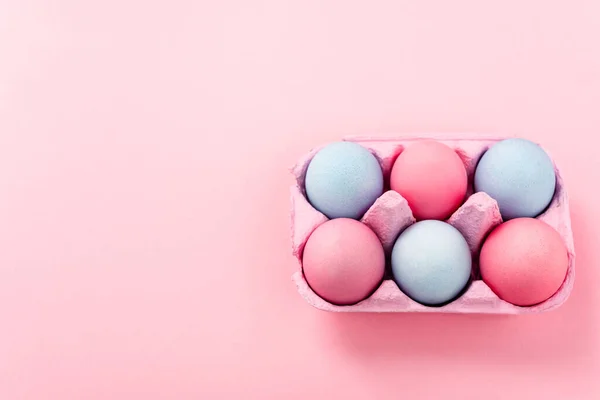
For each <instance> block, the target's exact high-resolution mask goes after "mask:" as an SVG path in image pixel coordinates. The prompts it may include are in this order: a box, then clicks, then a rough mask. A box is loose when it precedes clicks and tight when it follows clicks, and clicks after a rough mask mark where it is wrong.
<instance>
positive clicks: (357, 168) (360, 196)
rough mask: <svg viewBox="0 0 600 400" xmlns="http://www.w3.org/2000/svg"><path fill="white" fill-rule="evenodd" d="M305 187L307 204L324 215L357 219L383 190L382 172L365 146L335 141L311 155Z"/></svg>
mask: <svg viewBox="0 0 600 400" xmlns="http://www.w3.org/2000/svg"><path fill="white" fill-rule="evenodd" d="M305 186H306V197H307V198H308V201H309V202H310V204H312V205H313V207H315V208H316V209H317V210H319V211H321V212H322V213H323V214H325V215H326V216H327V217H329V218H354V219H359V218H361V217H362V216H363V214H364V213H365V212H366V211H367V210H368V209H369V207H371V206H372V205H373V203H374V202H375V200H377V198H378V197H379V196H381V194H382V193H383V173H382V172H381V167H380V166H379V162H377V159H376V158H375V156H374V155H373V154H371V152H369V150H367V149H366V148H364V147H362V146H360V145H359V144H356V143H352V142H336V143H332V144H330V145H328V146H326V147H324V148H323V149H321V150H320V151H319V152H318V153H317V154H316V155H315V156H314V157H313V159H312V160H311V162H310V164H309V166H308V169H307V171H306V180H305Z"/></svg>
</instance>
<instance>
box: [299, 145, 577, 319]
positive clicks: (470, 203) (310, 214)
mask: <svg viewBox="0 0 600 400" xmlns="http://www.w3.org/2000/svg"><path fill="white" fill-rule="evenodd" d="M420 139H424V137H414V138H397V139H389V138H368V137H364V138H362V137H348V138H345V139H344V140H346V141H352V142H356V143H358V144H360V145H362V146H364V147H365V148H367V149H369V150H370V151H371V152H372V153H373V154H374V155H375V157H376V158H377V160H378V161H379V164H380V165H381V168H382V170H383V174H384V178H385V182H389V176H390V171H391V169H392V165H393V163H394V161H395V160H396V158H397V157H398V155H399V154H400V153H401V152H402V150H403V149H404V147H405V146H406V145H408V144H409V143H410V142H412V141H415V140H420ZM436 140H438V139H436ZM499 140H502V139H443V140H438V141H439V142H441V143H444V144H446V145H448V146H450V147H451V148H453V149H454V150H455V151H456V152H457V153H458V155H459V156H460V157H461V159H462V160H463V162H464V164H465V167H466V169H467V173H468V176H469V190H468V193H467V197H468V198H467V200H466V201H465V202H464V204H463V205H462V206H461V207H460V208H459V209H458V210H457V211H456V212H455V213H454V214H453V215H452V216H451V217H450V218H449V219H448V221H447V222H448V223H450V224H451V225H453V226H454V227H455V228H457V229H458V230H459V231H460V232H461V233H462V234H463V235H464V237H465V239H466V240H467V242H468V244H469V247H470V249H471V252H472V255H473V260H474V263H473V271H472V279H471V282H470V284H469V286H468V287H467V288H466V290H465V291H464V292H463V294H462V295H461V296H460V297H459V298H458V299H456V300H454V301H453V302H451V303H449V304H446V305H444V306H442V307H428V306H424V305H422V304H419V303H417V302H415V301H414V300H412V299H411V298H410V297H408V296H407V295H405V294H404V293H402V292H401V291H400V289H399V288H398V286H397V285H396V283H395V282H394V281H393V280H391V279H390V278H391V275H390V274H389V273H386V277H385V278H384V281H383V282H382V284H381V285H380V286H379V288H377V289H376V290H375V292H374V293H373V294H372V295H371V296H370V297H369V298H367V299H365V300H363V301H361V302H359V303H357V304H355V305H351V306H338V305H334V304H331V303H329V302H327V301H326V300H323V299H322V298H321V297H319V296H318V295H317V294H316V293H315V292H314V291H313V290H312V289H311V288H310V286H309V285H308V283H307V282H306V279H305V278H304V274H303V272H302V251H303V249H304V245H305V244H306V241H307V240H308V237H309V236H310V234H311V233H312V232H313V230H314V229H315V228H317V227H318V226H319V225H321V224H322V223H324V222H326V221H327V220H328V218H327V217H326V216H325V215H323V214H322V213H320V212H319V211H317V210H316V209H315V208H313V207H312V206H311V205H310V203H309V202H308V201H307V199H306V195H305V191H304V177H305V175H306V169H307V168H308V164H309V163H310V161H311V159H312V157H313V156H314V155H315V154H316V153H317V152H318V151H319V150H320V149H321V148H322V146H321V147H318V148H314V149H313V150H311V151H310V152H309V153H308V154H306V155H305V156H304V157H302V158H301V159H300V160H299V161H298V163H297V164H296V165H295V166H294V167H293V168H292V169H291V172H292V174H293V175H294V177H295V180H296V183H295V184H294V185H293V186H292V187H291V201H292V210H291V231H292V232H291V233H292V249H293V255H294V257H295V258H296V260H297V261H298V263H297V265H298V270H297V271H296V272H295V273H294V274H293V276H292V280H293V281H294V282H295V284H296V286H297V288H298V292H299V293H300V295H301V296H302V297H303V298H304V299H305V300H306V301H307V302H308V303H309V304H310V305H312V306H314V307H316V308H318V309H321V310H325V311H335V312H434V313H461V314H466V313H484V314H527V313H539V312H543V311H549V310H552V309H555V308H557V307H559V306H560V305H561V304H563V303H564V302H565V301H566V300H567V298H568V297H569V294H570V293H571V290H572V288H573V282H574V278H575V249H574V244H573V232H572V230H571V218H570V215H569V201H568V196H567V191H566V189H565V186H564V183H563V179H562V177H561V175H560V171H559V169H558V167H557V166H556V164H554V168H555V170H556V191H555V193H554V198H553V199H552V202H551V203H550V206H549V207H548V209H547V210H546V211H545V212H544V213H543V214H542V215H540V216H539V217H538V219H540V220H542V221H544V222H546V223H547V224H549V225H550V226H552V227H553V228H554V229H556V231H558V233H559V234H560V236H561V237H562V238H563V240H564V242H565V244H566V246H567V250H568V253H569V266H568V270H567V275H566V277H565V280H564V282H563V284H562V285H561V287H560V289H559V290H558V291H557V292H556V293H555V294H554V295H553V296H552V297H551V298H549V299H548V300H546V301H544V302H543V303H540V304H537V305H535V306H531V307H520V306H515V305H512V304H510V303H507V302H506V301H504V300H501V299H500V298H499V297H498V296H497V295H496V294H495V293H494V292H493V291H492V290H491V289H490V288H489V286H488V285H486V284H485V282H483V281H482V280H481V279H480V278H479V272H478V267H477V258H478V254H479V250H480V248H481V245H482V243H483V241H484V239H485V238H486V236H487V234H488V233H489V232H490V231H491V230H492V229H493V228H494V227H496V226H497V225H499V224H500V223H502V218H501V216H500V211H499V209H498V204H497V203H496V201H495V200H494V199H492V198H491V197H489V196H488V195H487V194H485V193H475V194H472V193H473V185H472V182H473V175H474V172H475V167H476V166H477V162H478V161H479V158H480V157H481V156H482V155H483V153H485V151H486V150H487V149H488V148H489V147H490V146H491V145H493V144H494V143H496V142H498V141H499ZM387 189H389V188H387ZM361 221H362V222H363V223H365V224H366V225H368V226H369V227H370V228H371V229H372V230H373V231H374V232H375V233H376V234H377V236H378V237H379V239H380V240H381V243H382V244H383V247H384V249H385V251H386V255H388V256H389V254H390V252H391V249H392V247H393V244H394V241H395V240H396V238H397V237H398V235H399V234H400V233H401V232H402V231H403V230H404V229H406V228H407V227H408V226H409V225H411V224H412V223H414V222H415V219H414V217H413V215H412V211H411V210H410V207H409V206H408V202H407V201H406V200H405V199H404V198H403V197H402V196H401V195H400V194H398V193H396V192H394V191H391V190H387V191H385V192H384V193H383V194H382V195H381V196H380V197H379V198H378V199H377V201H376V202H375V203H374V204H373V205H372V206H371V208H370V209H369V210H368V211H367V212H366V214H365V215H364V216H363V218H362V219H361ZM388 259H389V257H388ZM386 269H387V270H388V271H389V265H388V266H386Z"/></svg>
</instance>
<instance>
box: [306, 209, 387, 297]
mask: <svg viewBox="0 0 600 400" xmlns="http://www.w3.org/2000/svg"><path fill="white" fill-rule="evenodd" d="M302 264H303V270H304V276H305V277H306V281H307V282H308V284H309V285H310V287H311V288H312V289H313V290H314V291H315V293H317V294H318V295H319V296H321V297H322V298H323V299H325V300H327V301H329V302H330V303H333V304H338V305H348V304H354V303H358V302H359V301H361V300H364V299H365V298H367V297H368V296H369V295H370V294H371V293H372V292H373V291H374V290H375V289H376V288H377V287H378V286H379V284H380V283H381V280H382V279H383V273H384V269H385V256H384V253H383V247H382V245H381V242H380V241H379V239H378V238H377V236H376V235H375V233H373V231H372V230H370V229H369V228H368V227H367V226H366V225H365V224H363V223H361V222H358V221H356V220H353V219H347V218H338V219H332V220H330V221H327V222H325V223H324V224H323V225H320V226H319V227H318V228H317V229H315V231H314V232H313V233H312V235H311V236H310V237H309V238H308V241H307V242H306V246H305V247H304V253H303V256H302Z"/></svg>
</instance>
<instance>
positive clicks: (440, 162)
mask: <svg viewBox="0 0 600 400" xmlns="http://www.w3.org/2000/svg"><path fill="white" fill-rule="evenodd" d="M390 187H391V188H392V190H395V191H396V192H398V193H400V194H401V195H402V196H403V197H404V198H405V199H406V200H407V201H408V204H409V206H410V208H411V209H412V212H413V214H414V216H415V218H417V219H418V220H424V219H438V220H445V219H447V218H448V217H450V215H451V214H452V213H453V212H454V211H456V209H458V207H459V206H460V205H461V203H462V201H463V200H464V198H465V195H466V193H467V171H466V170H465V166H464V164H463V162H462V160H461V159H460V157H459V156H458V154H456V152H455V151H454V150H452V149H451V148H450V147H448V146H446V145H444V144H442V143H440V142H436V141H434V140H421V141H418V142H415V143H413V144H411V145H410V146H408V147H407V148H406V149H405V150H404V151H403V152H402V153H401V154H400V155H399V156H398V158H397V159H396V162H395V163H394V166H393V167H392V173H391V176H390Z"/></svg>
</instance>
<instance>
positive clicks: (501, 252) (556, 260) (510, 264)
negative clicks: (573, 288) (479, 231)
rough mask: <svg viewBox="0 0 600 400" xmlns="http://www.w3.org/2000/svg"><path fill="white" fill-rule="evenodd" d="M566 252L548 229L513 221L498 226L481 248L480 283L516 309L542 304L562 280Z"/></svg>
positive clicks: (537, 222) (536, 223) (541, 224)
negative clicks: (481, 279) (481, 281)
mask: <svg viewBox="0 0 600 400" xmlns="http://www.w3.org/2000/svg"><path fill="white" fill-rule="evenodd" d="M568 265H569V256H568V251H567V248H566V246H565V244H564V242H563V240H562V238H561V237H560V235H559V234H558V232H556V231H555V230H554V229H553V228H552V227H551V226H550V225H548V224H546V223H544V222H542V221H540V220H537V219H534V218H516V219H513V220H510V221H508V222H505V223H503V224H501V225H500V226H498V227H497V228H496V229H494V230H493V231H492V233H490V235H489V236H488V238H487V239H486V241H485V242H484V244H483V247H482V248H481V255H480V257H479V268H480V271H481V277H482V278H483V280H484V282H485V283H487V284H488V286H490V288H491V289H492V290H493V291H494V292H495V293H496V294H497V295H498V296H499V297H500V298H501V299H503V300H506V301H508V302H509V303H512V304H515V305H518V306H531V305H534V304H538V303H541V302H543V301H544V300H546V299H548V298H549V297H551V296H552V295H553V294H554V293H556V291H557V290H558V289H559V288H560V286H561V285H562V284H563V282H564V280H565V276H566V274H567V268H568Z"/></svg>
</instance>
